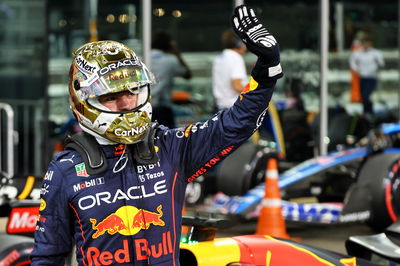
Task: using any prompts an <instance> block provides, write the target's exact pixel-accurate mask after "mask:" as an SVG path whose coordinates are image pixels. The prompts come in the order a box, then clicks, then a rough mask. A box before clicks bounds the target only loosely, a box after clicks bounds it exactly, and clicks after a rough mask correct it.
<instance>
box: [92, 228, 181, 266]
mask: <svg viewBox="0 0 400 266" xmlns="http://www.w3.org/2000/svg"><path fill="white" fill-rule="evenodd" d="M116 248H117V249H116V250H99V248H98V247H89V248H88V249H87V252H86V258H87V262H88V265H89V266H90V265H95V266H101V265H111V264H112V265H115V264H121V263H132V261H134V260H135V261H140V260H146V259H148V258H160V257H161V256H166V255H169V254H173V253H174V249H173V244H172V238H171V232H170V231H167V232H164V233H162V234H161V238H160V239H158V240H156V241H155V242H154V243H152V244H150V243H149V241H148V240H147V239H145V238H138V239H135V240H134V247H132V246H130V245H129V244H128V240H126V239H125V240H123V241H122V248H120V247H116ZM133 249H134V250H135V253H134V254H132V253H131V251H133Z"/></svg>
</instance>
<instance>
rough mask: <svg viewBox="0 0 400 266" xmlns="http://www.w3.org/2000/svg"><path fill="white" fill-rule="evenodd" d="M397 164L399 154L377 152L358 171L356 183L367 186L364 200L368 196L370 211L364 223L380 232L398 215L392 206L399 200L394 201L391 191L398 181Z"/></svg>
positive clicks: (399, 202)
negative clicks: (377, 153) (367, 193)
mask: <svg viewBox="0 0 400 266" xmlns="http://www.w3.org/2000/svg"><path fill="white" fill-rule="evenodd" d="M399 164H400V154H393V153H388V154H379V155H376V156H374V157H372V158H370V159H369V160H367V161H366V162H365V164H364V165H363V166H362V168H361V170H360V173H359V180H358V181H357V183H358V184H357V185H360V186H365V187H367V188H368V192H369V195H365V197H366V198H365V200H366V199H367V198H368V197H370V206H371V210H370V211H371V213H370V217H369V219H368V220H367V221H366V223H367V225H368V226H370V227H371V229H373V230H375V231H377V232H382V231H383V230H384V229H385V228H386V227H388V226H389V225H390V224H392V223H393V221H394V220H393V219H396V216H398V214H395V211H394V208H395V207H396V206H399V205H400V201H398V202H396V201H395V200H396V199H397V197H395V195H394V193H393V192H394V190H395V189H396V188H397V187H398V184H397V183H398V182H399V181H400V180H398V179H399V178H400V176H399V173H400V170H399V169H400V167H399ZM397 192H398V191H397ZM393 203H394V204H393Z"/></svg>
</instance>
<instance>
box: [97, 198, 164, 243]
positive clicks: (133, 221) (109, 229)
mask: <svg viewBox="0 0 400 266" xmlns="http://www.w3.org/2000/svg"><path fill="white" fill-rule="evenodd" d="M162 215H163V212H162V205H159V206H158V207H157V212H151V211H147V210H143V209H138V208H136V207H134V206H123V207H120V208H119V209H118V210H117V211H116V212H114V213H112V214H110V215H108V216H107V217H106V218H105V219H104V220H102V221H100V222H97V220H96V219H93V218H91V219H90V222H91V223H92V229H93V230H95V231H96V232H95V233H94V234H93V235H92V238H98V237H99V236H101V235H103V234H105V233H108V234H110V235H114V234H116V233H119V234H122V235H126V236H130V235H135V234H137V233H138V232H139V231H140V230H142V229H145V230H147V229H148V228H149V227H150V225H158V226H165V223H164V221H163V220H161V216H162Z"/></svg>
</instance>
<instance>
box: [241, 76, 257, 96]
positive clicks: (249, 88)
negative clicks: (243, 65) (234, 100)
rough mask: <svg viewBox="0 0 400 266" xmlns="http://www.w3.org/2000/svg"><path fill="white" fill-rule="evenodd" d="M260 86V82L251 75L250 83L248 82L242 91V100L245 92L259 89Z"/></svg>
mask: <svg viewBox="0 0 400 266" xmlns="http://www.w3.org/2000/svg"><path fill="white" fill-rule="evenodd" d="M257 87H258V82H257V81H255V80H254V79H253V77H250V81H249V83H247V84H246V86H245V87H244V89H243V90H242V92H241V93H240V100H242V99H243V94H246V93H248V92H249V91H253V90H255V89H257Z"/></svg>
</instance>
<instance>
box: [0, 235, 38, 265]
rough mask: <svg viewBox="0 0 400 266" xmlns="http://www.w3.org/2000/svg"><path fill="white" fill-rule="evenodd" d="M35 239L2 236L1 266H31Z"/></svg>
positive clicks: (0, 249)
mask: <svg viewBox="0 0 400 266" xmlns="http://www.w3.org/2000/svg"><path fill="white" fill-rule="evenodd" d="M32 249H33V238H30V237H27V236H17V235H7V234H4V233H3V234H0V265H30V264H31V260H30V258H29V255H30V253H31V252H32Z"/></svg>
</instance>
